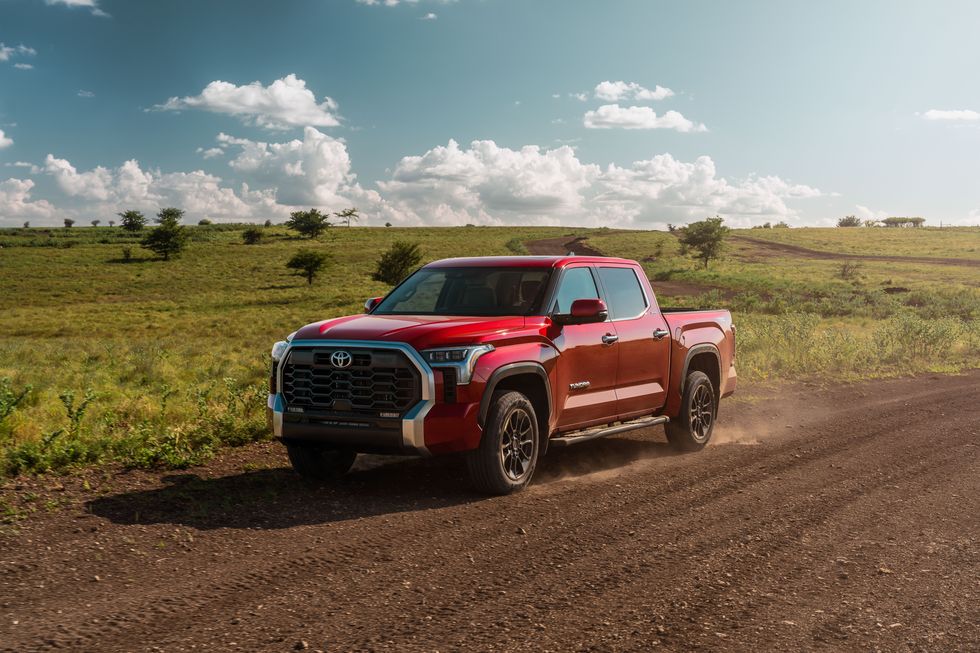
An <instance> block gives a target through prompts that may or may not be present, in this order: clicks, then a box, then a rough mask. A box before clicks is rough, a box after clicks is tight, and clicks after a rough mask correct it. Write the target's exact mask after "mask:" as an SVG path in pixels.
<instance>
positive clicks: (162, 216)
mask: <svg viewBox="0 0 980 653" xmlns="http://www.w3.org/2000/svg"><path fill="white" fill-rule="evenodd" d="M183 219H184V212H183V211H182V210H181V209H175V208H174V207H172V206H171V207H168V208H165V209H160V212H159V213H157V217H156V218H155V219H154V220H155V222H156V223H157V224H158V225H161V226H163V225H167V226H170V227H176V226H177V225H178V224H180V221H181V220H183Z"/></svg>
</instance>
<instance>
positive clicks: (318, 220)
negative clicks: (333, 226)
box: [286, 209, 330, 238]
mask: <svg viewBox="0 0 980 653" xmlns="http://www.w3.org/2000/svg"><path fill="white" fill-rule="evenodd" d="M327 217H328V216H325V215H323V214H322V213H320V212H319V211H318V210H316V209H310V210H309V211H295V212H293V213H290V214H289V219H288V220H286V226H287V227H289V228H290V229H292V230H293V231H296V232H299V233H300V234H301V235H303V236H306V237H307V238H316V237H317V236H319V235H320V234H322V233H323V232H324V231H326V230H327V227H329V226H330V222H329V221H328V220H327Z"/></svg>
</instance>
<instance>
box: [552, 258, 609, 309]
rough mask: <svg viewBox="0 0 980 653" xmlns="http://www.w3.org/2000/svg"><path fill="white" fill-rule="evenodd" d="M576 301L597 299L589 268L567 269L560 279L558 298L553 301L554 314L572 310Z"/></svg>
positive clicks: (597, 294) (597, 295)
mask: <svg viewBox="0 0 980 653" xmlns="http://www.w3.org/2000/svg"><path fill="white" fill-rule="evenodd" d="M576 299H599V293H598V291H597V290H596V287H595V280H594V279H593V278H592V272H591V271H590V270H589V268H569V269H567V270H565V274H564V275H563V276H562V278H561V286H560V287H559V288H558V297H557V298H556V299H555V312H556V313H567V312H569V311H570V310H572V302H574V301H575V300H576Z"/></svg>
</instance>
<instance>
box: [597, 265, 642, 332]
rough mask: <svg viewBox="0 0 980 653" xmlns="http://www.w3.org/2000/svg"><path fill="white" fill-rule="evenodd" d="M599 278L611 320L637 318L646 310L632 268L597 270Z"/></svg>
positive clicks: (637, 280) (638, 281) (640, 289)
mask: <svg viewBox="0 0 980 653" xmlns="http://www.w3.org/2000/svg"><path fill="white" fill-rule="evenodd" d="M599 278H600V279H601V280H602V287H603V288H604V289H605V291H606V301H607V302H608V304H609V316H610V317H611V318H612V319H614V320H621V319H623V318H630V317H637V316H638V315H640V314H642V313H643V311H644V310H646V307H647V300H646V297H644V295H643V288H642V287H641V286H640V280H639V279H637V278H636V273H635V272H634V271H633V268H599Z"/></svg>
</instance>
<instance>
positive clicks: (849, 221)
mask: <svg viewBox="0 0 980 653" xmlns="http://www.w3.org/2000/svg"><path fill="white" fill-rule="evenodd" d="M837 226H838V227H860V226H861V219H860V218H858V217H857V216H854V215H845V216H844V217H843V218H841V219H840V220H838V221H837Z"/></svg>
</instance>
